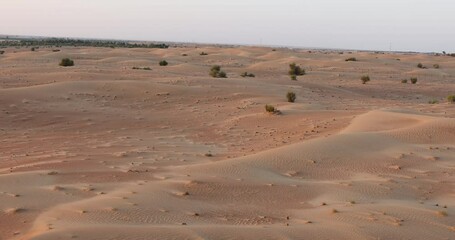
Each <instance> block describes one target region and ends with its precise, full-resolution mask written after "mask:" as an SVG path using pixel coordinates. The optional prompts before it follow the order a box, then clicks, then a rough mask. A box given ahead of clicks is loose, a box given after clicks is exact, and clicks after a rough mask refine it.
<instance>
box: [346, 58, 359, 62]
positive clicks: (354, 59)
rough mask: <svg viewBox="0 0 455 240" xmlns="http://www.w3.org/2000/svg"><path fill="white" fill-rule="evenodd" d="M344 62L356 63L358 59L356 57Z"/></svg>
mask: <svg viewBox="0 0 455 240" xmlns="http://www.w3.org/2000/svg"><path fill="white" fill-rule="evenodd" d="M344 61H346V62H356V61H357V58H355V57H351V58H346V59H345V60H344Z"/></svg>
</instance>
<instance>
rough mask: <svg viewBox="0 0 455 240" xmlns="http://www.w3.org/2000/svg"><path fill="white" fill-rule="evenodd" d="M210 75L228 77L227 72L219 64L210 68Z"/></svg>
mask: <svg viewBox="0 0 455 240" xmlns="http://www.w3.org/2000/svg"><path fill="white" fill-rule="evenodd" d="M209 75H210V76H212V77H214V78H226V77H227V75H226V73H225V72H223V71H221V67H220V66H218V65H215V66H213V67H212V68H211V69H210V73H209Z"/></svg>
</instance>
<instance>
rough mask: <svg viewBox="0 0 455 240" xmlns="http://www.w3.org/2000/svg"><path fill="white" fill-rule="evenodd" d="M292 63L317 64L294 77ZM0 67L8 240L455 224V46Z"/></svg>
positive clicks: (117, 54)
mask: <svg viewBox="0 0 455 240" xmlns="http://www.w3.org/2000/svg"><path fill="white" fill-rule="evenodd" d="M200 52H206V53H208V55H207V56H201V55H200ZM183 54H186V56H184V55H183ZM352 56H355V57H356V58H357V59H358V61H357V62H346V61H345V59H346V58H348V57H352ZM62 57H71V58H72V59H74V61H75V63H76V65H75V66H74V67H70V68H63V67H59V66H57V63H58V61H59V59H60V58H62ZM163 59H165V60H167V61H168V62H169V63H170V65H169V66H167V67H160V66H159V65H158V62H159V61H160V60H163ZM397 59H400V60H397ZM291 62H296V63H298V64H300V65H302V66H303V67H304V68H305V70H306V71H307V75H305V76H302V77H299V78H298V80H297V81H292V80H290V78H289V76H287V70H288V64H289V63H291ZM418 62H422V63H424V64H425V65H427V66H432V65H433V64H435V63H437V64H439V65H440V66H441V68H440V69H417V68H416V66H415V65H416V64H417V63H418ZM0 64H1V65H0V66H1V67H0V107H1V112H0V114H1V122H0V136H1V137H0V139H1V145H0V152H1V155H0V239H73V238H76V239H257V238H260V239H302V238H305V239H306V238H308V239H451V238H452V236H453V234H454V231H455V224H454V223H455V218H454V216H455V211H454V210H453V209H454V208H455V200H454V196H455V192H454V189H455V179H454V175H455V172H454V161H455V158H454V156H455V121H454V120H453V119H454V118H455V110H454V105H453V104H448V103H446V102H445V97H446V96H447V95H449V94H454V92H455V78H454V75H455V70H454V69H455V68H454V67H455V60H454V59H453V58H450V57H446V56H433V55H425V54H403V53H401V54H400V53H387V54H381V53H373V52H344V53H343V54H340V52H337V51H323V50H316V51H315V50H311V51H308V50H293V49H280V48H278V49H274V50H273V49H270V48H259V47H215V46H207V47H198V48H194V47H185V46H179V47H176V48H170V49H165V50H164V49H108V48H70V47H65V48H61V51H60V52H52V51H51V50H50V49H46V48H39V49H37V50H36V51H35V52H31V51H30V50H27V49H13V48H8V49H6V53H5V54H4V55H0ZM215 64H218V65H221V66H222V68H223V70H225V71H226V72H227V74H228V78H226V79H214V78H211V77H210V76H209V75H208V72H209V69H210V67H211V66H212V65H215ZM133 67H150V68H151V70H135V69H132V68H133ZM245 71H248V72H252V73H254V74H255V75H256V77H255V78H242V77H240V74H241V73H243V72H245ZM364 74H369V75H370V76H371V78H372V81H371V82H369V83H367V84H365V85H364V84H362V83H361V82H360V76H362V75H364ZM414 76H416V77H418V78H419V82H418V83H417V84H415V85H412V84H410V83H408V84H403V83H401V79H403V78H409V77H414ZM288 91H293V92H295V93H296V94H297V101H296V102H295V103H288V102H287V101H286V98H285V95H286V93H287V92H288ZM434 99H436V100H438V101H439V103H438V104H428V101H430V100H434ZM265 104H273V105H275V106H277V108H278V109H279V110H280V111H281V112H282V114H281V115H272V114H268V113H266V112H265V111H264V105H265Z"/></svg>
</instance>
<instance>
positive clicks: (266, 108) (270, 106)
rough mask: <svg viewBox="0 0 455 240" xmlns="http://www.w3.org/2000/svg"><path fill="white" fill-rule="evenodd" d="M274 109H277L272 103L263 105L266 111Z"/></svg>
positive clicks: (271, 111)
mask: <svg viewBox="0 0 455 240" xmlns="http://www.w3.org/2000/svg"><path fill="white" fill-rule="evenodd" d="M276 110H277V109H276V108H275V107H274V106H272V105H268V104H266V105H265V111H267V112H269V113H274V112H275V111H276Z"/></svg>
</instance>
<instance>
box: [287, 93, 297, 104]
mask: <svg viewBox="0 0 455 240" xmlns="http://www.w3.org/2000/svg"><path fill="white" fill-rule="evenodd" d="M296 98H297V96H296V95H295V93H294V92H288V93H287V94H286V99H287V100H288V102H292V103H293V102H295V99H296Z"/></svg>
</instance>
